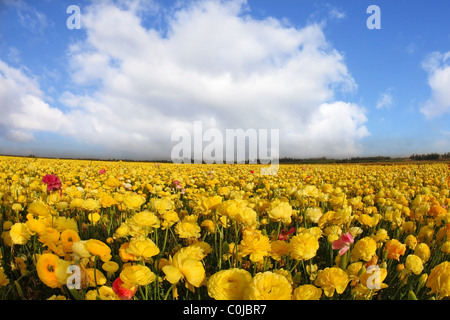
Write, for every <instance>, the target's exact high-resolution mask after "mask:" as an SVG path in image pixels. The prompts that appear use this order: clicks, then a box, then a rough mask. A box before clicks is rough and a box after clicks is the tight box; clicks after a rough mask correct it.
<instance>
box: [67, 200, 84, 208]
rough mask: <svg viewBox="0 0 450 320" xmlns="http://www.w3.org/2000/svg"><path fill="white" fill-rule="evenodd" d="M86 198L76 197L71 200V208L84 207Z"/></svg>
mask: <svg viewBox="0 0 450 320" xmlns="http://www.w3.org/2000/svg"><path fill="white" fill-rule="evenodd" d="M83 204H84V200H83V199H81V198H75V199H72V201H70V204H69V208H70V209H81V208H82V207H83Z"/></svg>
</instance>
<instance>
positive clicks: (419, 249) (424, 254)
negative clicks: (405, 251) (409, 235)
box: [414, 243, 431, 263]
mask: <svg viewBox="0 0 450 320" xmlns="http://www.w3.org/2000/svg"><path fill="white" fill-rule="evenodd" d="M414 254H415V255H416V256H418V257H419V258H420V259H422V261H423V262H424V263H425V262H427V261H428V260H429V259H430V256H431V250H430V247H429V246H428V245H427V244H426V243H419V244H418V245H417V246H416V247H415V248H414Z"/></svg>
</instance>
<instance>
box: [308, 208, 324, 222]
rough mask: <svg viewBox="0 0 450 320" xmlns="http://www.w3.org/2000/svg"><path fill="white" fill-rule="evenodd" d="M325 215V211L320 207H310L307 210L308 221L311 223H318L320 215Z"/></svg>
mask: <svg viewBox="0 0 450 320" xmlns="http://www.w3.org/2000/svg"><path fill="white" fill-rule="evenodd" d="M322 215H323V211H322V209H321V208H319V207H310V208H308V209H306V211H305V218H306V221H308V222H311V223H318V222H319V219H320V217H321V216H322Z"/></svg>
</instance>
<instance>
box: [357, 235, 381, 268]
mask: <svg viewBox="0 0 450 320" xmlns="http://www.w3.org/2000/svg"><path fill="white" fill-rule="evenodd" d="M376 250H377V243H376V242H375V240H373V239H372V238H370V237H365V238H362V239H360V240H358V241H357V242H356V243H355V246H354V247H353V249H352V251H351V261H352V262H353V261H357V260H364V261H370V259H372V257H373V256H374V255H375V252H376Z"/></svg>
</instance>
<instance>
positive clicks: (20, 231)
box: [9, 222, 31, 245]
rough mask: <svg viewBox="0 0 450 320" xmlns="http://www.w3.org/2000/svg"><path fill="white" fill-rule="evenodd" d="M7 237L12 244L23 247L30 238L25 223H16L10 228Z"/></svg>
mask: <svg viewBox="0 0 450 320" xmlns="http://www.w3.org/2000/svg"><path fill="white" fill-rule="evenodd" d="M9 236H10V237H11V240H12V243H13V244H20V245H24V244H26V243H27V242H28V240H30V238H31V234H30V229H29V228H28V226H27V225H26V224H25V223H21V222H17V223H15V224H14V225H13V226H12V227H11V230H10V231H9Z"/></svg>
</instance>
